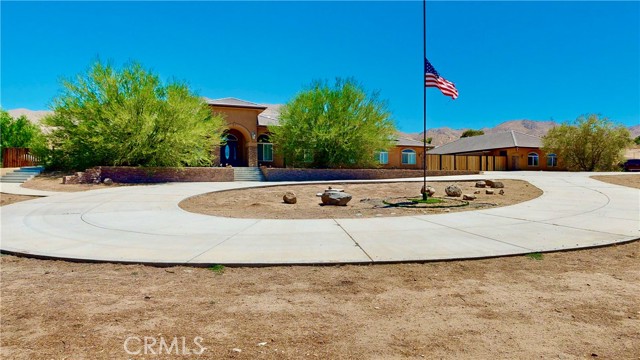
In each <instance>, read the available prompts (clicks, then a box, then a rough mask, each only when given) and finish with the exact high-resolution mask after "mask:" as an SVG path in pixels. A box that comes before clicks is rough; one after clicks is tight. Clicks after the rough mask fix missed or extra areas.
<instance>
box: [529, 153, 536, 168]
mask: <svg viewBox="0 0 640 360" xmlns="http://www.w3.org/2000/svg"><path fill="white" fill-rule="evenodd" d="M527 165H529V166H538V154H536V153H534V152H532V153H529V156H527Z"/></svg>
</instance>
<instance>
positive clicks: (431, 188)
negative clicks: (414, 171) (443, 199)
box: [420, 185, 436, 196]
mask: <svg viewBox="0 0 640 360" xmlns="http://www.w3.org/2000/svg"><path fill="white" fill-rule="evenodd" d="M435 193H436V189H434V188H433V187H431V186H429V185H427V195H429V196H433V194H435ZM420 194H424V185H423V186H422V188H420Z"/></svg>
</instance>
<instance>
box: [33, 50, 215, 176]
mask: <svg viewBox="0 0 640 360" xmlns="http://www.w3.org/2000/svg"><path fill="white" fill-rule="evenodd" d="M62 86H63V90H62V91H61V94H60V95H59V96H58V97H56V98H55V99H54V101H53V106H52V108H53V109H52V110H54V114H53V115H51V116H49V117H47V118H45V119H44V122H45V124H46V125H48V126H50V127H51V129H52V131H51V133H50V135H49V140H50V143H51V145H52V151H51V153H50V155H51V157H50V160H51V163H52V164H53V165H55V166H59V167H62V168H73V169H85V168H87V167H91V166H96V165H129V166H204V165H210V164H211V163H212V162H213V160H214V154H215V151H214V150H215V149H216V148H217V146H219V145H220V142H221V136H222V132H223V130H224V121H223V119H222V118H221V117H220V116H214V115H213V114H212V113H211V111H210V109H209V108H208V106H207V104H206V103H205V102H204V101H203V100H202V99H201V98H199V97H197V96H196V95H194V94H193V93H192V92H191V91H190V90H189V88H188V87H187V86H186V85H185V84H183V83H180V82H176V81H172V82H167V83H166V84H163V82H162V81H160V79H159V77H158V76H157V75H155V74H153V73H151V72H149V71H147V70H145V69H143V68H142V66H141V65H139V64H137V63H133V64H130V65H128V66H125V67H123V68H122V69H120V70H118V69H115V68H113V67H112V66H111V65H105V64H102V63H100V62H99V61H98V62H96V63H94V64H93V65H92V66H91V67H90V69H89V70H88V71H87V72H86V73H85V74H81V75H78V76H77V77H76V79H74V80H67V81H64V82H63V84H62Z"/></svg>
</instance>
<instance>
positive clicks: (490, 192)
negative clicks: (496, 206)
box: [485, 189, 495, 195]
mask: <svg viewBox="0 0 640 360" xmlns="http://www.w3.org/2000/svg"><path fill="white" fill-rule="evenodd" d="M494 191H495V190H489V189H487V190H485V194H487V195H493V193H494Z"/></svg>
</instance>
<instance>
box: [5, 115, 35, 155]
mask: <svg viewBox="0 0 640 360" xmlns="http://www.w3.org/2000/svg"><path fill="white" fill-rule="evenodd" d="M0 131H1V133H0V146H1V147H2V148H5V147H18V148H30V147H33V146H34V145H36V144H37V143H38V142H39V141H42V131H41V130H40V128H39V127H38V126H37V125H35V124H33V123H32V122H31V121H29V119H27V117H26V116H24V115H22V116H20V117H18V118H13V117H12V116H11V115H10V114H9V113H8V112H6V111H4V110H2V109H0Z"/></svg>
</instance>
